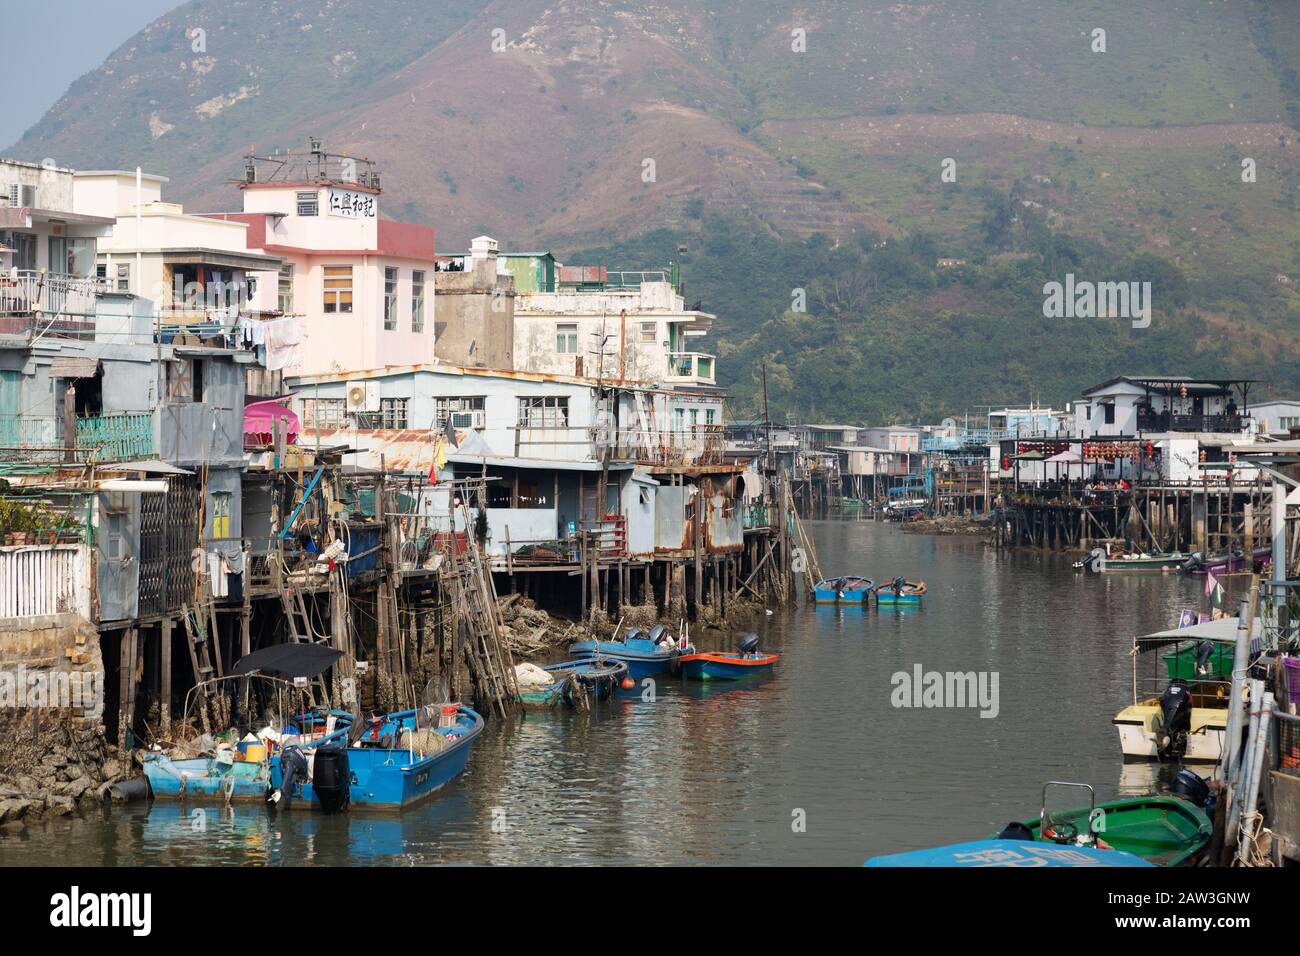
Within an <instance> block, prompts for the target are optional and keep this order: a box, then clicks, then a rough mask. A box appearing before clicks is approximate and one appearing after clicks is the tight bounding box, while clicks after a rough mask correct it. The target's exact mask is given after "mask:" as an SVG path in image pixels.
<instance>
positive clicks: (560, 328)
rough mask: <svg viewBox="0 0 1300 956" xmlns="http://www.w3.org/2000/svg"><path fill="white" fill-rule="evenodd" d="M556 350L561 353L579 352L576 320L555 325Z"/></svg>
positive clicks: (571, 353)
mask: <svg viewBox="0 0 1300 956" xmlns="http://www.w3.org/2000/svg"><path fill="white" fill-rule="evenodd" d="M555 351H557V352H559V353H560V354H561V355H577V354H578V325H577V323H576V322H561V323H560V324H559V325H557V326H556V327H555Z"/></svg>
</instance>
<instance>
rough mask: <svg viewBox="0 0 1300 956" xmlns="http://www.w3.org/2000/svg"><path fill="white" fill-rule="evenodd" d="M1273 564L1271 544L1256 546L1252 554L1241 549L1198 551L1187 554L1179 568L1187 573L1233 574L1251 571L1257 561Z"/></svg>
mask: <svg viewBox="0 0 1300 956" xmlns="http://www.w3.org/2000/svg"><path fill="white" fill-rule="evenodd" d="M1256 562H1259V563H1260V564H1272V563H1273V549H1272V547H1271V546H1269V545H1263V546H1261V547H1258V548H1255V549H1254V550H1253V551H1251V552H1250V554H1245V553H1244V552H1242V551H1240V550H1234V551H1224V552H1221V553H1219V554H1208V555H1207V554H1203V553H1202V552H1200V551H1196V552H1194V553H1192V554H1189V555H1187V558H1186V560H1185V561H1183V562H1182V563H1181V564H1180V565H1179V570H1181V571H1184V572H1186V573H1187V574H1200V575H1204V574H1208V573H1209V572H1210V571H1213V572H1215V573H1216V574H1231V573H1233V572H1234V571H1249V570H1250V569H1251V568H1252V567H1254V565H1255V563H1256Z"/></svg>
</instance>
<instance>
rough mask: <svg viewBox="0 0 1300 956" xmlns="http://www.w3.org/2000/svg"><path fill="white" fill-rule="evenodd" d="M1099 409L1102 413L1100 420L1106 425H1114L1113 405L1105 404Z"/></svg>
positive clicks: (1110, 403)
mask: <svg viewBox="0 0 1300 956" xmlns="http://www.w3.org/2000/svg"><path fill="white" fill-rule="evenodd" d="M1101 407H1102V413H1103V419H1102V420H1103V421H1104V422H1105V423H1106V424H1107V425H1114V424H1115V405H1114V403H1113V402H1107V403H1106V404H1105V405H1103V406H1101Z"/></svg>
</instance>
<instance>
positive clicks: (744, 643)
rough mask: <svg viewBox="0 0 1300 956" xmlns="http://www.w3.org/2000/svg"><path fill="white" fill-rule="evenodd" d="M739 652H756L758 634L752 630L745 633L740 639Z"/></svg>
mask: <svg viewBox="0 0 1300 956" xmlns="http://www.w3.org/2000/svg"><path fill="white" fill-rule="evenodd" d="M740 653H742V654H756V653H758V635H757V634H755V633H754V632H752V631H751V632H750V633H748V634H746V635H745V636H744V637H742V638H741V639H740Z"/></svg>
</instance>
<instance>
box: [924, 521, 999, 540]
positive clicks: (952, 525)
mask: <svg viewBox="0 0 1300 956" xmlns="http://www.w3.org/2000/svg"><path fill="white" fill-rule="evenodd" d="M900 527H901V528H902V529H903V530H904V531H906V532H909V533H911V534H966V535H976V536H981V537H985V538H989V539H992V538H993V537H994V536H995V535H996V533H997V529H996V528H995V527H994V526H993V519H992V517H991V516H988V515H980V516H978V517H971V516H969V515H942V516H940V517H938V518H918V519H917V520H915V521H904V522H902V524H901V525H900Z"/></svg>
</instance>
